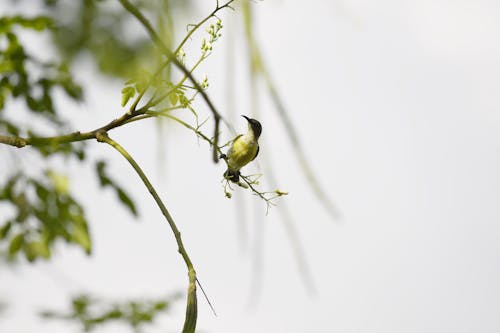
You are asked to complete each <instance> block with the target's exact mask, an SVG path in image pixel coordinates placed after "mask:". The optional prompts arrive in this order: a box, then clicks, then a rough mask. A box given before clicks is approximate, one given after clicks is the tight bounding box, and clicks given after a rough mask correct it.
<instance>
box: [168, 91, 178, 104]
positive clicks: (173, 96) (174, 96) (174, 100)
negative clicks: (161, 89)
mask: <svg viewBox="0 0 500 333" xmlns="http://www.w3.org/2000/svg"><path fill="white" fill-rule="evenodd" d="M168 98H169V99H170V104H172V106H175V105H176V104H177V102H178V101H179V96H177V94H176V93H175V92H172V93H171V94H170V95H169V96H168Z"/></svg>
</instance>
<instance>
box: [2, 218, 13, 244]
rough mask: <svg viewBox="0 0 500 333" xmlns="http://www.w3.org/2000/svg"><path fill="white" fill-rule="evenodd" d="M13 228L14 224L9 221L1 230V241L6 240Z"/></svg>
mask: <svg viewBox="0 0 500 333" xmlns="http://www.w3.org/2000/svg"><path fill="white" fill-rule="evenodd" d="M11 227H12V222H10V221H9V222H7V223H6V224H5V225H4V226H2V227H1V228H0V240H2V239H5V237H7V235H8V234H9V231H10V228H11Z"/></svg>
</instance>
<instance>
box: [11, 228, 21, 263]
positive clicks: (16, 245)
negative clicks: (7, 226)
mask: <svg viewBox="0 0 500 333" xmlns="http://www.w3.org/2000/svg"><path fill="white" fill-rule="evenodd" d="M23 243H24V234H17V235H15V236H14V237H13V238H12V240H11V241H10V245H9V257H11V258H12V257H14V256H15V255H16V253H17V252H19V250H20V249H21V247H22V246H23Z"/></svg>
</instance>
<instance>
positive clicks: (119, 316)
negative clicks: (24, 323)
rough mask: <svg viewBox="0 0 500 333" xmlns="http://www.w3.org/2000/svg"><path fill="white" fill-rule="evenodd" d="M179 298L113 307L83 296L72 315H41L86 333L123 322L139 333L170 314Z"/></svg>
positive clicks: (171, 297) (45, 313) (78, 299)
mask: <svg viewBox="0 0 500 333" xmlns="http://www.w3.org/2000/svg"><path fill="white" fill-rule="evenodd" d="M178 298H179V295H173V296H170V297H165V298H162V299H151V300H128V301H125V302H121V303H113V302H106V301H103V300H98V299H97V298H95V297H91V296H89V295H87V294H83V295H79V296H76V297H74V298H73V299H72V301H71V308H70V310H69V313H59V312H56V311H43V312H41V313H40V315H41V316H42V317H45V318H51V319H63V320H69V321H76V322H78V323H80V324H81V325H82V327H83V329H84V330H85V331H91V330H94V329H96V328H97V327H100V326H102V325H104V324H110V323H113V322H123V323H126V324H128V325H129V327H131V328H132V329H133V330H134V331H136V332H137V331H139V329H140V328H142V327H143V326H144V325H146V324H151V323H153V322H154V320H155V319H156V318H157V317H158V316H159V315H161V314H164V313H166V312H168V311H169V310H170V307H171V305H172V303H173V302H174V301H175V300H177V299H178Z"/></svg>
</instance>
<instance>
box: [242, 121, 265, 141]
mask: <svg viewBox="0 0 500 333" xmlns="http://www.w3.org/2000/svg"><path fill="white" fill-rule="evenodd" d="M241 116H242V117H243V118H245V119H246V120H247V121H248V128H250V129H252V132H253V135H255V139H258V138H259V136H260V134H261V133H262V125H261V124H260V123H259V122H258V121H257V120H255V119H253V118H249V117H247V116H245V115H241Z"/></svg>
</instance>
